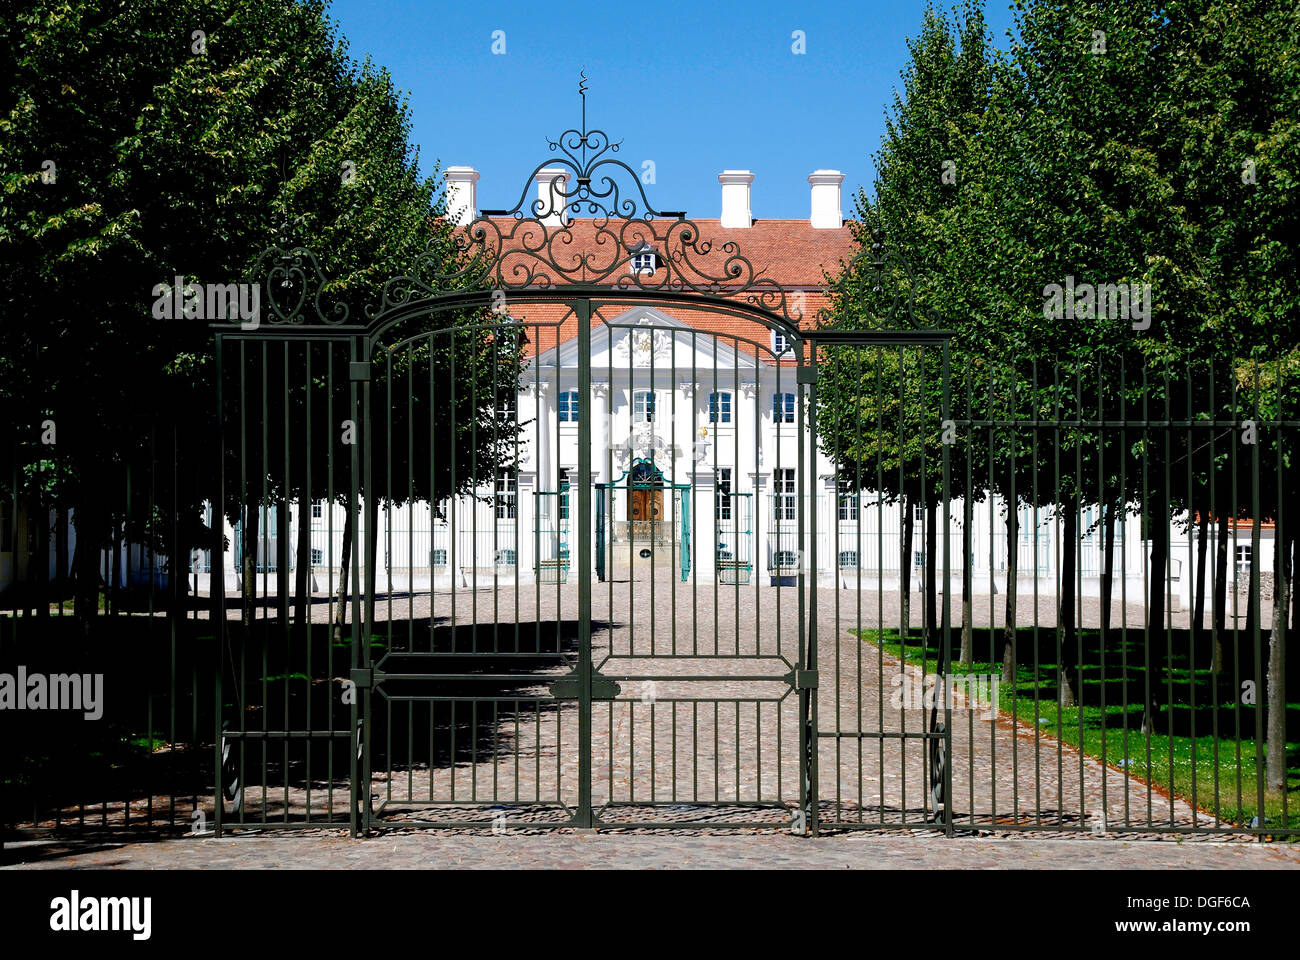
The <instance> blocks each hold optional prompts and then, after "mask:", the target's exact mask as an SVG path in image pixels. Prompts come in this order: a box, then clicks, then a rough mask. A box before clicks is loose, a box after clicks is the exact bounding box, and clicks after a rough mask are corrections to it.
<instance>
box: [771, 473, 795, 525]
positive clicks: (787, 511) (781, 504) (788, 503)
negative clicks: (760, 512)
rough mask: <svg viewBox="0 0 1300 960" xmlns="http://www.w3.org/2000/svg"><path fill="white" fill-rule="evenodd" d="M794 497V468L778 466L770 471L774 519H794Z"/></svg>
mask: <svg viewBox="0 0 1300 960" xmlns="http://www.w3.org/2000/svg"><path fill="white" fill-rule="evenodd" d="M796 503H797V501H796V499H795V486H794V468H793V467H778V468H777V469H775V470H773V471H772V515H773V517H774V518H775V519H776V520H795V519H797V518H798V514H797V513H796Z"/></svg>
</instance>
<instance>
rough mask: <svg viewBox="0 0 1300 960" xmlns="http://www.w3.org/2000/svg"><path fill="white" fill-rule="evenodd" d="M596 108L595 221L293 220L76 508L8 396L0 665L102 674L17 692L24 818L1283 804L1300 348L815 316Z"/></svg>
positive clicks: (587, 173) (748, 815)
mask: <svg viewBox="0 0 1300 960" xmlns="http://www.w3.org/2000/svg"><path fill="white" fill-rule="evenodd" d="M570 134H571V135H572V136H571V137H570V138H568V139H564V138H562V140H563V143H560V142H557V143H555V144H554V145H553V147H554V149H555V150H557V151H559V154H560V155H562V156H563V157H564V162H565V163H566V164H569V165H571V166H572V167H573V169H574V172H575V174H576V176H575V177H574V180H573V186H572V188H564V190H568V191H570V192H563V193H562V199H561V201H560V205H561V206H562V207H564V208H565V210H566V211H567V213H568V214H569V215H572V216H577V215H578V214H580V213H585V214H587V215H594V219H592V220H591V221H590V222H589V223H587V224H584V225H583V226H582V228H581V229H582V230H584V231H589V232H590V233H591V234H592V238H589V240H588V241H587V243H588V247H589V249H588V250H587V252H586V253H585V254H584V255H582V256H579V257H577V258H575V259H568V258H565V257H559V258H557V257H556V256H555V254H554V251H553V250H552V249H551V248H550V246H549V245H548V246H547V248H546V249H545V250H539V248H537V247H536V245H535V244H533V245H530V244H528V243H526V242H524V240H525V238H526V237H527V236H531V235H533V234H531V233H530V231H542V232H543V233H545V232H546V231H547V230H551V231H557V230H558V231H560V232H561V234H562V233H563V231H564V230H566V229H569V228H567V227H566V226H565V224H564V222H563V221H562V220H561V221H559V222H554V221H553V220H552V215H553V214H554V215H556V216H558V214H559V211H557V210H551V211H545V210H538V209H535V208H533V207H529V208H528V209H526V210H525V209H518V208H517V209H516V210H513V211H506V212H501V213H499V214H484V215H483V216H482V217H480V218H479V219H478V220H476V221H475V222H474V223H473V224H470V225H469V226H468V227H466V228H464V229H463V230H462V232H461V233H460V234H459V240H458V241H457V248H456V249H455V250H452V251H429V252H427V253H426V255H425V256H424V257H422V258H421V259H420V261H419V262H418V263H417V264H416V265H415V266H414V267H413V268H412V269H413V272H412V275H411V276H408V277H398V278H394V279H393V280H391V281H390V282H389V284H388V285H386V287H385V290H384V293H383V296H382V298H381V302H380V303H378V304H377V305H376V306H375V308H374V309H372V310H369V311H367V312H366V314H365V315H364V317H352V316H350V315H349V313H348V311H347V310H346V308H333V307H330V306H329V305H327V303H326V302H325V301H326V300H327V292H326V291H327V289H328V284H327V283H326V280H325V274H324V271H322V270H321V268H320V267H319V265H318V264H317V262H316V260H315V257H314V256H313V254H312V253H311V252H310V251H309V250H307V249H306V248H305V247H288V248H287V249H282V248H273V249H272V250H269V251H267V253H266V255H265V256H264V258H263V260H262V261H261V263H260V264H259V272H258V273H257V276H256V279H257V281H258V282H260V283H263V284H265V285H267V287H266V290H267V296H265V297H264V298H263V302H266V303H268V304H270V311H271V315H270V316H268V317H267V318H265V322H263V323H262V324H261V325H260V326H259V327H258V328H256V329H247V330H245V329H241V328H239V327H238V326H237V325H217V326H214V360H215V364H216V380H217V383H218V389H219V395H218V396H217V397H216V398H215V405H216V410H217V412H218V414H219V416H218V421H219V424H220V430H219V435H218V436H217V437H215V438H213V442H212V452H213V453H214V454H215V456H214V457H212V458H210V459H208V460H205V461H203V462H184V461H182V460H181V458H180V457H178V456H172V455H169V452H170V453H174V451H175V449H177V443H176V439H175V438H172V439H171V440H170V441H169V442H170V445H171V446H170V451H169V447H168V442H164V441H165V440H166V438H157V437H152V436H151V439H150V447H149V453H148V455H147V456H146V455H144V454H143V453H141V454H140V455H139V456H136V457H134V458H132V459H130V461H129V462H131V463H132V464H134V466H133V467H131V468H129V469H128V468H127V467H126V466H125V463H126V462H127V461H126V459H125V458H124V463H123V467H122V469H121V470H120V471H116V472H111V471H110V472H106V473H105V474H104V476H102V477H99V478H96V479H97V480H98V482H99V483H100V485H101V486H102V487H103V488H104V489H105V490H108V489H113V490H114V492H112V493H104V494H103V495H102V496H100V497H99V499H98V500H92V501H86V500H84V499H83V500H82V501H80V502H82V503H90V504H94V505H95V507H96V508H98V515H97V516H96V517H95V518H94V521H93V522H92V520H91V518H90V516H89V514H90V512H91V508H90V507H86V508H83V509H84V512H83V515H82V517H80V518H78V517H76V516H75V515H73V516H70V515H69V512H68V510H67V505H66V503H64V502H60V500H59V497H58V496H57V491H58V490H59V489H60V488H59V487H57V486H55V485H52V484H50V483H47V482H45V478H46V474H47V471H50V470H52V469H53V467H52V465H51V463H50V460H51V458H50V457H49V456H48V455H47V454H46V453H43V452H42V448H41V446H40V442H39V440H38V436H39V433H38V426H39V425H37V424H27V425H19V426H18V427H17V428H16V431H15V434H14V438H13V443H12V444H11V451H12V453H11V458H10V462H11V464H12V469H11V470H10V471H9V472H10V474H11V476H10V477H9V478H8V480H7V486H6V489H5V491H4V492H5V498H4V499H5V504H6V506H5V513H4V516H3V518H2V519H3V520H4V525H5V528H6V531H5V534H4V540H3V543H2V544H0V547H3V549H2V550H0V554H3V556H2V557H0V560H3V561H4V563H0V573H3V572H4V571H5V570H8V571H9V573H8V578H9V581H10V582H9V583H8V584H7V586H8V589H7V590H6V593H5V601H6V604H7V609H8V612H7V614H6V615H5V616H4V618H3V622H2V623H0V630H2V632H0V638H3V640H4V641H5V646H4V672H5V673H6V674H9V675H11V676H13V677H15V678H17V677H18V676H19V674H20V671H21V675H22V676H24V677H27V676H29V675H34V674H35V673H38V672H39V673H40V674H41V675H42V676H43V677H44V676H49V677H53V676H54V675H55V674H56V673H57V674H60V675H62V676H64V677H65V679H63V680H60V681H59V682H60V685H61V686H60V689H61V690H64V689H68V685H69V684H70V682H71V681H69V680H67V679H66V675H68V674H71V673H77V674H79V675H83V676H84V675H91V676H97V675H98V674H99V673H101V672H102V674H103V678H104V680H103V682H104V684H105V699H104V703H105V704H106V706H105V713H104V716H103V718H93V719H92V718H91V717H88V716H85V715H84V714H85V711H83V712H82V714H78V713H75V712H72V711H67V710H64V711H48V710H44V709H36V708H33V709H31V710H16V709H15V710H12V711H11V710H9V709H6V710H5V713H4V716H3V722H4V724H5V736H4V743H5V750H6V754H5V763H4V773H5V788H6V789H5V806H4V819H5V826H6V829H7V830H10V829H19V830H27V831H31V830H59V829H68V828H69V827H75V828H78V829H80V828H90V827H99V828H108V829H130V828H134V827H145V828H166V829H176V830H181V829H189V830H194V831H196V832H202V831H207V830H213V831H215V832H217V833H219V834H221V833H225V832H227V831H232V830H233V831H242V830H252V829H257V830H268V829H301V828H308V827H321V826H329V827H336V828H346V829H348V830H350V831H351V832H352V833H354V834H363V833H370V832H375V831H383V830H386V829H392V828H396V827H409V826H443V827H466V826H468V827H479V828H484V829H493V830H498V831H500V830H510V829H551V828H559V827H582V828H587V827H594V826H599V827H611V828H612V827H644V828H679V827H693V828H705V827H764V828H779V829H782V830H790V831H793V832H795V833H799V834H818V833H821V832H826V831H838V830H863V829H874V830H884V829H906V830H912V829H918V828H921V829H929V830H938V831H942V832H944V833H945V834H947V835H952V834H954V833H956V832H958V831H988V830H1020V831H1058V832H1060V831H1065V832H1081V833H1152V832H1165V831H1172V832H1185V833H1191V834H1215V833H1243V834H1253V835H1257V836H1266V837H1279V836H1291V835H1295V834H1296V833H1297V832H1300V830H1298V828H1300V822H1298V821H1297V817H1296V814H1295V813H1294V812H1293V811H1294V806H1295V800H1296V796H1295V791H1296V790H1297V789H1300V761H1298V760H1297V756H1298V755H1300V745H1298V740H1297V732H1296V731H1297V729H1298V728H1300V722H1298V721H1297V718H1296V716H1295V713H1296V711H1295V710H1294V709H1293V708H1291V707H1289V706H1288V704H1287V700H1288V694H1287V690H1288V689H1290V690H1292V691H1293V690H1294V689H1295V686H1294V684H1295V682H1296V678H1295V676H1294V669H1295V668H1294V658H1293V660H1292V662H1291V665H1290V666H1288V664H1287V661H1286V657H1285V651H1286V639H1287V635H1288V633H1289V632H1290V631H1291V630H1294V629H1295V617H1296V604H1295V602H1294V597H1293V594H1294V590H1293V579H1294V571H1295V564H1294V562H1293V553H1294V537H1293V535H1292V533H1291V523H1290V519H1289V517H1287V516H1285V513H1286V511H1285V504H1286V503H1287V502H1290V501H1291V500H1292V499H1293V496H1294V493H1295V490H1294V487H1295V478H1294V470H1293V467H1292V462H1293V459H1292V453H1291V448H1292V444H1293V443H1294V442H1295V428H1296V426H1297V423H1298V421H1297V418H1296V413H1295V407H1296V404H1295V393H1294V388H1293V386H1292V382H1293V377H1292V374H1291V372H1290V371H1289V370H1288V369H1286V368H1284V366H1283V365H1282V364H1280V363H1275V364H1272V365H1271V366H1270V365H1267V364H1264V363H1262V362H1254V361H1247V362H1230V361H1227V360H1222V361H1210V360H1208V359H1202V358H1195V359H1191V360H1186V361H1180V362H1177V363H1175V362H1173V361H1169V362H1167V363H1166V362H1163V361H1161V362H1155V361H1152V360H1150V359H1149V358H1145V357H1139V356H1136V355H1134V356H1128V355H1126V354H1125V353H1124V352H1123V351H1122V350H1120V349H1119V348H1115V349H1113V350H1112V351H1111V352H1110V353H1107V354H1105V356H1106V357H1107V358H1109V359H1107V360H1104V361H1103V360H1096V361H1084V360H1081V359H1078V358H1070V359H1055V358H1053V359H1040V360H1038V361H1033V360H1027V361H1024V362H1016V361H1013V360H1010V359H1008V358H1006V357H998V358H990V357H983V356H976V357H971V356H966V355H963V354H960V353H957V351H958V350H959V349H960V346H959V345H954V344H953V342H952V339H951V336H950V335H949V334H948V333H946V332H944V331H942V330H935V329H929V328H925V327H920V326H916V325H915V324H912V325H905V326H904V325H898V326H891V327H890V328H889V329H881V330H861V329H853V330H846V329H837V328H836V327H835V325H834V323H833V322H827V321H833V320H834V318H828V317H821V318H819V320H820V321H821V322H820V323H815V322H814V319H813V318H812V317H810V316H808V317H805V316H804V315H803V313H802V311H800V310H799V309H798V308H797V307H795V306H794V304H793V302H792V299H787V295H786V291H785V290H784V289H783V288H781V287H780V285H779V284H776V283H775V282H774V281H772V280H771V279H768V278H765V277H764V276H763V274H762V271H761V270H759V269H755V267H754V265H753V264H752V263H750V262H749V261H748V260H747V259H745V257H744V256H743V255H742V254H741V253H739V252H737V250H736V249H733V248H734V244H732V245H729V248H728V249H725V250H724V249H715V248H714V247H713V246H712V245H711V243H709V241H708V239H707V238H704V237H702V236H701V232H700V228H699V226H698V225H697V224H695V223H693V222H692V221H690V220H689V219H687V218H686V217H685V215H684V214H680V213H674V212H667V213H665V212H663V211H658V210H655V209H654V208H653V207H652V206H651V205H650V204H649V202H648V200H647V199H646V198H645V195H644V193H643V192H642V189H641V186H640V183H639V180H638V178H637V177H636V175H635V172H634V171H631V170H630V169H628V168H626V167H625V166H623V165H622V164H621V163H619V162H617V161H615V160H613V159H611V158H610V157H609V156H608V155H607V154H606V152H605V149H604V148H605V147H607V146H608V143H609V141H608V139H606V138H604V135H603V134H601V133H599V131H587V130H586V129H585V124H584V130H582V131H580V132H579V131H570ZM575 151H576V152H575ZM604 165H609V167H608V168H607V169H602V170H600V171H599V172H598V173H597V172H596V171H597V167H598V166H604ZM605 173H618V174H619V175H620V176H623V175H628V177H629V190H631V191H633V192H632V193H631V194H630V195H631V196H634V197H635V198H636V199H635V200H627V199H626V198H624V199H625V201H626V202H624V203H615V205H614V207H612V208H609V207H606V206H605V204H606V203H607V202H608V197H607V196H606V195H601V194H599V193H593V192H592V184H593V183H595V184H601V183H605V182H607V181H605V180H603V179H602V177H603V176H604V175H605ZM594 174H595V175H594ZM628 202H630V203H631V204H632V207H631V208H630V209H629V208H628V207H627V205H626V204H627V203H628ZM638 211H640V212H639V213H638ZM629 230H631V231H632V232H633V233H634V234H635V239H636V240H637V244H645V245H648V246H650V247H651V248H653V249H655V250H656V251H657V253H658V254H659V255H660V256H659V259H658V261H657V263H658V264H659V265H658V266H656V267H655V268H654V270H651V271H649V272H646V270H645V268H644V267H643V266H641V265H639V264H638V265H637V266H636V267H635V268H634V267H633V266H632V264H631V262H630V261H629V259H628V257H627V256H625V255H624V252H626V251H627V250H629V249H630V248H629V246H628V236H629V234H628V233H627V231H629ZM551 235H552V236H554V235H555V234H554V233H553V234H551ZM636 249H638V250H641V249H642V247H641V246H639V245H637V246H636ZM600 251H612V253H610V256H611V258H612V259H609V260H602V259H600V257H599V256H597V254H598V253H599V252H600ZM719 254H721V255H722V256H721V257H719ZM710 257H712V258H713V259H712V260H710ZM863 257H864V258H866V261H867V266H868V267H870V268H871V269H872V270H877V271H879V270H883V269H885V267H886V266H887V262H886V260H885V258H880V259H875V258H877V257H878V252H877V251H875V250H871V251H867V252H864V254H863ZM271 284H275V285H277V286H276V294H277V295H276V296H275V297H272V296H270V286H269V285H271ZM286 288H287V289H286ZM543 306H544V307H545V309H542V308H543ZM673 311H676V312H675V313H674V312H673ZM682 316H688V317H690V318H691V322H686V321H685V320H683V319H681V317H682ZM1121 358H1122V359H1121ZM561 395H562V396H563V397H564V400H563V402H562V404H561V403H560V402H559V400H558V397H559V396H561ZM724 398H725V399H724ZM561 411H563V412H562V413H561ZM141 463H144V464H147V465H148V467H149V468H148V469H147V470H143V471H142V469H141V467H140V466H139V465H140V464H141ZM173 464H174V466H173ZM117 490H120V491H121V492H120V495H119V494H118V493H117V492H116V491H117ZM199 516H202V517H203V518H205V519H204V521H203V522H201V523H200V522H196V521H195V519H194V518H196V517H199ZM187 518H188V519H187ZM70 528H71V529H73V530H74V531H75V532H76V534H77V537H78V538H79V539H80V541H81V542H80V543H79V545H78V547H77V548H76V549H77V550H79V551H81V552H80V553H78V554H76V556H78V557H80V560H79V561H74V559H73V556H72V555H71V554H69V547H70V545H69V541H68V530H69V529H70ZM83 530H84V536H83ZM246 531H252V532H253V534H252V535H248V536H246V535H245V532H246ZM92 554H98V556H99V559H98V560H96V561H95V562H91V561H88V560H87V558H88V557H90V556H92ZM1044 554H1047V555H1046V556H1044ZM173 558H175V560H173ZM74 569H75V570H76V572H77V576H76V577H70V576H69V575H68V574H69V571H71V570H74ZM182 573H183V574H184V575H183V576H182V575H181V574H182ZM74 583H75V585H76V588H77V589H80V590H81V591H82V593H83V595H88V596H90V598H91V599H90V600H89V601H88V602H89V603H90V608H86V606H85V603H86V602H87V601H85V600H83V608H82V609H81V610H80V611H79V612H78V615H76V616H69V615H67V611H66V610H65V607H64V605H63V603H62V601H63V599H64V597H65V595H66V594H67V593H68V592H69V591H70V590H71V589H72V585H73V584H74ZM101 596H102V597H103V604H104V609H103V611H102V612H101V611H99V610H98V609H97V606H98V604H99V602H100V601H99V598H100V597H101ZM50 638H54V640H55V641H57V642H55V643H49V642H48V641H49V640H50ZM37 668H39V670H38V669H37ZM1288 670H1289V671H1290V673H1288ZM88 672H89V673H88ZM1292 699H1293V698H1292ZM33 702H35V701H33ZM24 705H26V702H24ZM91 712H93V711H91ZM88 760H90V761H92V762H88Z"/></svg>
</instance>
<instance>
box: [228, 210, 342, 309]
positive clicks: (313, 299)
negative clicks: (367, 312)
mask: <svg viewBox="0 0 1300 960" xmlns="http://www.w3.org/2000/svg"><path fill="white" fill-rule="evenodd" d="M301 220H302V218H298V219H296V220H294V221H291V222H286V223H284V224H282V225H281V227H280V235H281V242H280V245H276V246H273V247H270V248H268V249H267V250H265V251H263V252H262V255H261V256H260V257H258V259H257V264H256V266H255V267H254V268H253V274H252V275H253V276H254V277H256V278H257V282H258V283H260V284H261V287H262V303H263V304H264V305H265V308H264V310H263V317H262V319H263V321H264V322H266V323H270V324H272V325H278V324H285V323H291V324H301V323H325V324H342V323H347V321H348V316H349V313H350V311H349V308H348V305H347V304H346V303H343V302H341V301H336V302H335V303H334V304H333V306H331V307H329V308H328V309H326V307H325V305H323V304H322V299H323V298H324V293H325V285H326V283H327V282H328V281H327V279H326V277H325V272H324V271H323V270H321V267H320V263H319V262H318V261H317V259H316V256H315V254H313V253H312V252H311V251H310V250H308V249H307V248H306V247H303V246H291V244H292V240H290V235H291V233H292V232H293V230H294V229H295V228H296V227H297V226H298V225H299V224H300V223H301Z"/></svg>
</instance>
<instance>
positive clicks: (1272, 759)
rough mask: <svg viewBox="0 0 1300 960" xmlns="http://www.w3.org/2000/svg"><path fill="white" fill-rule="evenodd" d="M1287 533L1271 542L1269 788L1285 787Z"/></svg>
mask: <svg viewBox="0 0 1300 960" xmlns="http://www.w3.org/2000/svg"><path fill="white" fill-rule="evenodd" d="M1293 540H1294V537H1293V536H1292V535H1291V533H1290V531H1289V530H1288V531H1287V532H1286V533H1285V534H1284V535H1283V536H1282V537H1279V538H1277V539H1276V540H1274V561H1273V629H1272V631H1271V632H1270V633H1269V638H1268V719H1267V721H1266V723H1267V731H1268V733H1267V742H1266V745H1265V756H1266V758H1267V759H1266V772H1265V777H1266V782H1267V785H1268V789H1270V790H1281V789H1282V788H1283V787H1284V786H1285V784H1286V628H1287V619H1288V616H1287V614H1288V613H1289V612H1290V609H1289V608H1290V605H1291V604H1290V600H1291V544H1292V541H1293Z"/></svg>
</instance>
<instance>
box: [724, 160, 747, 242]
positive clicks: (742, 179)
mask: <svg viewBox="0 0 1300 960" xmlns="http://www.w3.org/2000/svg"><path fill="white" fill-rule="evenodd" d="M753 182H754V175H753V174H752V173H750V172H749V171H748V170H723V171H722V172H721V173H720V174H718V183H720V184H722V226H724V227H739V228H740V229H742V230H747V229H749V228H750V227H751V226H753V223H754V217H753V215H752V214H751V213H750V210H749V185H750V184H751V183H753Z"/></svg>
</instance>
